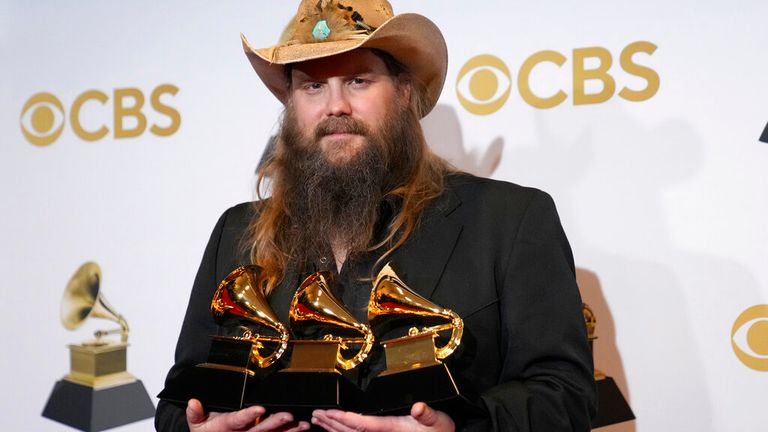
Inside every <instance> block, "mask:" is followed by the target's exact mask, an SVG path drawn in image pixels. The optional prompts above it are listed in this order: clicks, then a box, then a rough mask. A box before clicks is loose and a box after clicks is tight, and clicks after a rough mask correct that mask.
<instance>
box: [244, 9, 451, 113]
mask: <svg viewBox="0 0 768 432" xmlns="http://www.w3.org/2000/svg"><path fill="white" fill-rule="evenodd" d="M240 37H241V39H242V42H243V49H244V50H245V54H246V55H247V56H248V59H249V60H250V61H251V64H252V65H253V68H254V69H255V70H256V73H257V74H259V77H260V78H261V80H262V81H263V82H264V84H265V85H266V86H267V88H268V89H269V90H270V91H271V92H272V93H273V94H274V95H275V96H276V97H277V98H278V99H279V100H280V102H282V103H283V104H285V102H286V100H287V99H288V88H287V84H286V80H285V73H284V66H285V65H286V64H289V63H297V62H302V61H306V60H313V59H318V58H323V57H329V56H333V55H336V54H341V53H344V52H347V51H352V50H354V49H357V48H376V49H380V50H382V51H386V52H388V53H389V54H391V55H392V56H393V57H394V58H395V59H397V61H399V62H400V63H402V64H403V65H404V66H405V67H406V68H407V69H408V71H409V72H410V73H411V75H412V76H413V78H414V79H415V80H418V81H419V82H420V83H421V84H423V85H424V87H425V90H426V92H425V94H424V97H425V99H426V100H425V108H426V109H425V110H424V112H423V113H422V114H423V115H426V114H427V113H428V112H429V111H430V110H431V109H432V108H433V107H434V106H435V104H436V103H437V99H438V98H439V97H440V92H441V91H442V89H443V83H444V82H445V74H446V70H447V67H448V49H447V47H446V45H445V39H443V35H442V33H441V32H440V29H438V28H437V26H436V25H435V23H433V22H432V21H430V20H429V19H427V18H426V17H424V16H422V15H418V14H414V13H405V14H400V15H394V14H393V12H392V6H391V5H390V4H389V2H388V1H386V0H302V2H301V4H300V5H299V9H298V11H297V12H296V16H295V17H294V18H293V20H292V21H291V22H290V23H289V24H288V26H287V27H286V29H285V31H283V34H282V36H281V38H280V41H279V42H278V44H277V45H275V46H273V47H269V48H261V49H255V48H253V47H252V46H251V45H250V44H249V43H248V40H247V39H246V38H245V36H243V35H242V34H241V35H240Z"/></svg>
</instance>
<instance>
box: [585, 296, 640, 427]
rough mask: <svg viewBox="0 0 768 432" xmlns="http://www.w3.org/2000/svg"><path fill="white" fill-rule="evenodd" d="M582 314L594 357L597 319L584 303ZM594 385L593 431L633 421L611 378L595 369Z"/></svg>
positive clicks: (625, 401)
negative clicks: (596, 399)
mask: <svg viewBox="0 0 768 432" xmlns="http://www.w3.org/2000/svg"><path fill="white" fill-rule="evenodd" d="M582 313H583V314H584V324H585V325H586V327H587V339H588V340H589V349H590V350H591V351H592V355H593V357H594V343H595V339H597V317H596V316H595V313H594V312H593V311H592V308H591V307H589V305H588V304H586V303H584V304H583V307H582ZM595 384H596V385H597V396H598V403H597V414H596V415H595V417H594V418H592V428H593V429H595V428H599V427H603V426H608V425H612V424H616V423H622V422H625V421H629V420H634V419H635V414H634V413H633V412H632V408H630V407H629V404H628V403H627V400H626V399H625V398H624V396H623V395H622V394H621V390H619V387H618V386H617V385H616V382H615V381H614V380H613V378H611V377H609V376H607V375H606V374H605V373H604V372H603V371H601V370H599V369H597V368H595Z"/></svg>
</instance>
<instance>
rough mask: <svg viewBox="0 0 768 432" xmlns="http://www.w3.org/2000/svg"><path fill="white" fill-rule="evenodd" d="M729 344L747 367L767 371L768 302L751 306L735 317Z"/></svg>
mask: <svg viewBox="0 0 768 432" xmlns="http://www.w3.org/2000/svg"><path fill="white" fill-rule="evenodd" d="M731 346H732V347H733V352H734V353H736V357H738V358H739V360H741V362H742V363H744V364H745V365H746V366H747V367H749V368H751V369H754V370H758V371H764V372H766V371H768V304H763V305H756V306H752V307H751V308H749V309H747V310H745V311H744V312H742V313H741V315H739V317H738V318H736V321H735V322H734V323H733V328H732V329H731Z"/></svg>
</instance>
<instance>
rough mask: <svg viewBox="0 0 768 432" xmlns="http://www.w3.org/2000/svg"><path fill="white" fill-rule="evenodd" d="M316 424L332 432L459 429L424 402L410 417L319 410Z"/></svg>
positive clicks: (441, 431) (314, 417)
mask: <svg viewBox="0 0 768 432" xmlns="http://www.w3.org/2000/svg"><path fill="white" fill-rule="evenodd" d="M312 423H314V424H316V425H318V426H321V427H323V428H325V429H326V430H327V431H329V432H389V431H394V432H397V431H409V432H410V431H413V432H454V431H455V430H456V425H455V424H454V423H453V420H451V418H450V417H448V415H447V414H445V413H444V412H442V411H437V410H434V409H432V408H430V407H429V406H428V405H427V404H425V403H423V402H417V403H415V404H414V405H413V406H412V407H411V415H406V416H399V417H397V416H388V417H376V416H364V415H360V414H355V413H351V412H346V411H339V410H315V411H314V412H312Z"/></svg>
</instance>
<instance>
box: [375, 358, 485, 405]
mask: <svg viewBox="0 0 768 432" xmlns="http://www.w3.org/2000/svg"><path fill="white" fill-rule="evenodd" d="M365 394H366V406H365V407H362V410H361V411H362V412H363V413H365V414H373V415H383V414H386V415H404V414H408V413H409V412H410V410H411V406H412V405H413V404H414V403H416V402H425V403H427V404H429V406H431V407H433V408H436V409H439V410H441V411H446V412H455V411H457V410H463V409H465V407H469V405H470V404H469V401H468V400H467V399H466V398H465V397H464V396H463V395H462V394H461V392H460V391H459V388H458V386H457V385H456V382H455V380H454V379H453V376H452V375H451V372H450V370H448V366H446V365H445V364H442V363H441V364H438V365H435V366H428V367H422V368H418V369H411V370H408V371H403V372H397V373H386V372H385V373H384V374H382V375H379V376H378V377H376V378H374V379H373V381H371V384H370V385H369V386H368V388H367V389H366V390H365Z"/></svg>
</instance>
